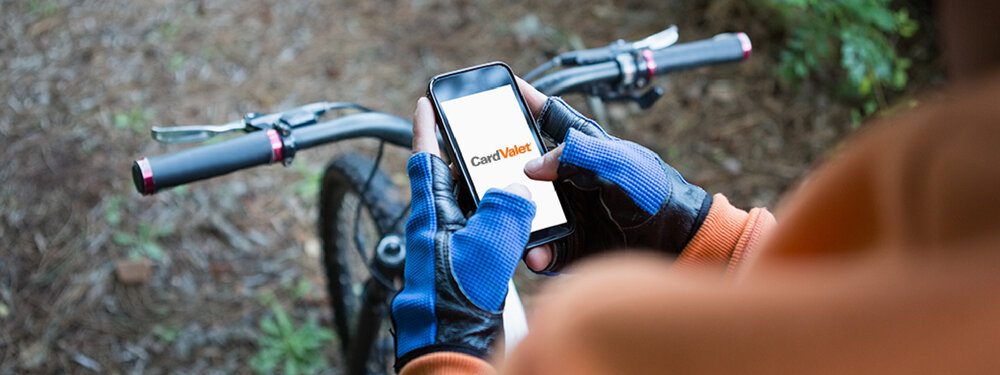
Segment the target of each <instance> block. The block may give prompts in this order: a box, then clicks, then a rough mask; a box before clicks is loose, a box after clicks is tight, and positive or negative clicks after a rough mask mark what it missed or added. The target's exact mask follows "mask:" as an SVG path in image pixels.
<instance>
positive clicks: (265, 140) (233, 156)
mask: <svg viewBox="0 0 1000 375" xmlns="http://www.w3.org/2000/svg"><path fill="white" fill-rule="evenodd" d="M750 50H751V45H750V39H749V38H748V37H747V36H746V34H744V33H735V34H733V33H728V34H720V35H718V36H716V37H714V38H711V39H706V40H701V41H696V42H689V43H683V44H676V45H673V46H671V47H667V48H662V49H658V50H651V49H642V50H637V51H633V52H634V53H626V54H623V55H621V56H618V57H616V59H614V60H611V61H605V62H600V63H595V64H590V65H582V66H576V67H571V68H566V69H563V70H561V71H558V72H556V73H553V74H550V75H547V76H545V77H542V78H539V79H538V80H536V81H535V82H533V85H534V86H535V87H536V88H538V89H539V90H540V91H542V92H543V93H545V94H547V95H559V94H563V93H567V92H571V91H573V90H576V89H580V88H582V87H586V86H587V85H592V84H595V83H602V82H608V83H613V82H615V81H617V82H618V83H620V84H624V85H630V84H634V83H635V82H647V83H648V81H649V79H651V78H653V76H655V75H660V74H665V73H668V72H673V71H678V70H684V69H691V68H696V67H701V66H707V65H714V64H720V63H726V62H734V61H740V60H743V59H745V58H746V57H748V56H749V55H750ZM292 133H294V134H291V133H286V134H282V133H280V132H279V130H278V129H277V128H276V129H264V130H260V131H255V132H251V133H250V134H247V135H243V136H240V137H236V138H232V139H229V140H226V141H222V142H219V143H216V144H209V145H202V146H198V147H192V148H189V149H185V150H181V151H177V152H173V153H169V154H164V155H159V156H151V157H148V158H142V159H139V160H136V161H135V162H134V163H133V165H132V180H133V183H134V184H135V188H136V190H137V191H139V193H141V194H143V195H150V194H153V193H155V192H157V191H160V190H163V189H166V188H170V187H174V186H179V185H183V184H186V183H190V182H195V181H199V180H204V179H208V178H212V177H216V176H221V175H224V174H227V173H230V172H235V171H238V170H242V169H246V168H250V167H255V166H258V165H264V164H271V163H276V162H283V163H288V162H290V161H291V159H292V157H294V155H295V152H296V151H297V150H303V149H307V148H311V147H315V146H318V145H322V144H326V143H331V142H336V141H339V140H342V139H349V138H358V137H374V138H378V139H381V140H383V141H386V142H389V143H392V144H395V145H397V146H400V147H407V148H408V147H410V143H411V141H412V138H413V133H412V125H411V124H410V122H409V121H407V120H405V119H403V118H400V117H397V116H393V115H389V114H385V113H379V112H365V113H358V114H352V115H347V116H343V117H339V118H336V119H333V120H330V121H323V122H319V123H315V124H313V125H310V126H303V127H298V128H294V132H292ZM293 135H294V137H293ZM439 142H440V139H439Z"/></svg>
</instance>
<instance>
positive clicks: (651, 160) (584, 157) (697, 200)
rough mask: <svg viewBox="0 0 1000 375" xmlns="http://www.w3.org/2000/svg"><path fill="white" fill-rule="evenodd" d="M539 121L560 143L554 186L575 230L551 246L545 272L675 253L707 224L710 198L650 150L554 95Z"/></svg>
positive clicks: (543, 129)
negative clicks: (596, 257)
mask: <svg viewBox="0 0 1000 375" xmlns="http://www.w3.org/2000/svg"><path fill="white" fill-rule="evenodd" d="M538 124H539V126H540V127H541V129H542V133H543V134H544V135H545V136H546V137H549V139H550V140H551V141H553V142H555V143H564V144H565V146H564V147H563V153H562V156H560V158H559V169H558V174H559V177H558V179H557V181H558V183H560V184H561V185H563V186H562V188H563V192H564V193H565V194H566V195H567V198H568V200H569V202H570V207H571V211H572V212H573V215H574V216H575V217H576V225H577V228H576V230H575V231H574V232H573V234H572V235H570V236H569V237H567V238H565V239H563V240H560V241H557V242H555V243H553V250H554V251H553V257H552V261H551V262H550V263H549V265H548V267H546V269H544V270H543V271H544V272H558V271H559V270H561V269H562V268H563V267H565V266H566V265H567V264H569V263H571V262H573V261H574V260H576V259H579V258H582V257H585V256H587V255H589V254H593V253H598V252H603V251H607V250H609V249H614V248H626V247H627V248H637V247H639V248H653V249H658V250H661V251H664V252H667V253H670V254H674V255H676V254H679V253H680V252H681V251H682V250H684V247H685V246H686V245H687V243H688V242H690V241H691V238H692V237H693V236H694V234H695V233H696V232H697V231H698V228H700V227H701V224H702V222H704V221H705V216H706V215H707V214H708V210H709V208H710V207H711V206H712V197H711V196H709V195H708V194H707V193H705V191H704V190H702V189H701V188H700V187H698V186H695V185H692V184H689V183H688V182H687V181H685V180H684V178H683V177H681V175H680V173H677V171H676V170H674V168H672V167H670V166H669V165H667V164H666V163H664V162H663V160H661V159H660V157H659V156H657V155H656V154H655V153H653V152H652V151H650V150H649V149H647V148H645V147H642V146H640V145H638V144H635V143H632V142H629V141H624V140H620V139H617V138H614V137H612V136H610V135H609V134H608V133H607V132H605V131H604V129H602V128H601V127H600V126H599V125H598V124H597V123H596V122H594V121H593V120H591V119H588V118H586V117H584V116H583V115H581V114H580V113H579V112H577V111H576V110H574V109H573V108H571V107H570V106H569V105H568V104H566V102H564V101H563V100H562V99H560V98H549V99H548V101H547V102H546V103H545V106H544V107H543V108H542V111H541V113H540V114H539V119H538Z"/></svg>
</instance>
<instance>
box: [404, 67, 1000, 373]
mask: <svg viewBox="0 0 1000 375" xmlns="http://www.w3.org/2000/svg"><path fill="white" fill-rule="evenodd" d="M778 212H779V213H780V217H781V219H782V220H781V225H780V226H775V225H774V217H773V216H771V214H770V213H769V212H768V211H767V210H765V209H762V208H755V209H753V210H750V211H749V212H746V211H743V210H740V209H737V208H735V207H733V206H732V205H730V204H729V202H728V201H727V200H726V199H725V197H723V196H721V195H716V196H715V202H714V203H713V204H712V208H711V210H710V212H709V214H708V217H707V219H706V221H705V223H704V225H703V226H702V228H701V229H700V230H699V232H698V233H697V234H696V235H695V237H694V238H693V239H692V241H691V243H690V244H688V246H687V248H685V250H684V251H683V252H682V253H681V255H680V256H679V257H678V258H677V259H676V260H674V261H671V260H668V259H663V258H662V257H661V256H658V255H648V254H646V255H642V254H636V253H633V254H625V255H621V254H619V255H615V256H612V257H607V258H605V259H599V260H594V261H590V262H586V263H585V264H583V265H580V266H579V267H578V268H577V269H576V270H575V271H574V272H573V275H572V276H571V277H567V278H565V279H563V280H555V281H554V282H552V283H551V284H552V285H550V286H549V287H547V288H546V289H545V290H544V291H543V292H542V293H541V294H540V295H539V297H538V298H536V300H537V301H539V302H538V305H537V306H536V308H535V310H534V311H533V312H532V314H531V315H530V322H531V329H532V331H531V333H530V334H528V336H527V337H526V338H525V339H524V340H523V341H522V342H521V344H519V346H518V347H517V349H516V350H515V351H514V352H513V353H509V354H510V355H509V356H508V357H507V358H506V359H505V360H503V361H499V362H498V368H499V372H501V373H506V374H552V373H565V374H642V373H740V374H787V373H808V374H825V373H829V374H843V373H851V374H884V373H906V374H940V373H949V374H952V373H973V374H984V373H998V372H1000V356H997V355H996V349H997V348H998V347H1000V320H998V317H1000V74H996V75H993V76H992V77H991V78H990V79H988V80H984V81H983V82H980V84H979V85H978V86H974V87H973V86H964V87H954V88H953V90H952V91H950V94H949V95H947V96H946V97H945V98H943V99H942V100H939V101H937V102H936V103H927V104H924V105H922V106H921V108H919V109H918V110H916V111H914V112H912V113H910V114H907V115H904V116H900V117H897V118H894V119H891V120H887V121H883V123H881V124H877V125H873V126H871V127H869V128H868V129H867V130H866V131H865V132H864V134H862V135H861V136H860V137H858V138H857V139H855V141H853V142H852V143H851V144H850V145H849V146H848V147H846V148H845V150H844V151H843V152H842V153H841V154H840V156H839V157H837V158H836V159H834V160H832V161H831V162H830V163H827V164H826V165H825V166H824V167H822V168H821V169H820V170H818V171H817V172H815V173H814V174H813V175H812V176H811V177H809V178H808V179H807V180H806V181H805V182H804V183H802V185H801V186H800V187H799V188H798V189H797V190H796V191H795V192H794V193H792V194H791V195H790V196H789V197H787V198H786V199H785V200H783V202H782V204H781V205H780V208H779V210H778ZM720 275H725V276H724V277H720ZM496 371H497V370H495V369H494V367H492V366H491V365H490V364H489V363H487V362H485V361H482V360H479V359H476V358H474V357H471V356H466V355H462V354H454V353H436V354H431V355H427V356H424V357H421V358H418V359H417V360H414V361H412V362H411V363H409V364H408V365H407V366H406V367H405V368H404V369H403V371H402V373H403V374H405V375H412V374H489V373H495V372H496Z"/></svg>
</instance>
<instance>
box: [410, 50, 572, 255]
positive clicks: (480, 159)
mask: <svg viewBox="0 0 1000 375" xmlns="http://www.w3.org/2000/svg"><path fill="white" fill-rule="evenodd" d="M427 94H428V96H429V97H430V100H431V102H432V103H433V104H434V111H435V114H436V115H437V120H438V121H437V123H438V129H439V130H440V133H441V137H442V138H443V139H444V143H445V147H446V149H447V152H448V154H449V156H450V157H451V160H452V161H453V162H454V165H455V166H456V167H457V168H458V171H459V172H460V174H461V177H462V180H464V181H463V182H464V184H465V188H466V189H468V193H469V194H470V195H471V197H472V200H473V201H474V203H475V204H476V205H477V206H478V205H479V201H480V200H481V199H482V198H483V195H484V194H486V191H487V190H489V189H490V188H498V189H499V188H504V187H506V186H507V185H510V184H512V183H515V182H516V183H519V184H522V185H524V186H526V187H527V188H528V190H529V191H531V199H532V200H533V201H534V202H535V206H536V210H535V212H536V213H535V219H534V220H533V221H532V222H531V237H530V238H529V240H528V246H527V247H528V248H531V247H534V246H538V245H541V244H544V243H546V242H550V241H553V240H556V239H559V238H562V237H565V236H567V235H569V234H570V233H572V232H573V226H574V223H573V222H572V219H571V218H572V215H569V214H568V213H569V210H568V205H567V202H566V199H565V197H564V195H563V194H562V193H561V192H560V191H559V189H558V188H557V186H556V184H555V183H553V182H549V181H536V180H532V179H530V178H528V176H526V175H525V174H524V164H525V163H527V162H528V161H529V160H531V159H534V158H537V157H539V156H542V155H544V154H545V152H546V151H547V149H546V148H545V144H544V143H542V141H541V139H542V138H541V136H540V134H539V132H538V128H537V127H536V125H535V119H534V118H533V117H532V116H531V111H530V110H528V106H527V104H525V102H524V98H523V97H522V96H521V91H520V90H518V87H517V82H516V81H515V80H514V72H513V71H512V70H511V69H510V67H508V66H507V65H506V64H504V63H502V62H492V63H488V64H483V65H478V66H473V67H470V68H466V69H462V70H458V71H454V72H450V73H445V74H441V75H438V76H436V77H434V78H433V79H431V83H430V85H429V86H428V88H427Z"/></svg>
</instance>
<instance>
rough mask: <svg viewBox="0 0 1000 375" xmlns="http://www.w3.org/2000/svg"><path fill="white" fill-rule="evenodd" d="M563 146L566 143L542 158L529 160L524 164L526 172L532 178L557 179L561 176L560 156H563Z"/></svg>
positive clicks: (542, 179)
mask: <svg viewBox="0 0 1000 375" xmlns="http://www.w3.org/2000/svg"><path fill="white" fill-rule="evenodd" d="M563 146H565V143H564V144H561V145H559V146H558V147H556V148H554V149H552V151H549V152H548V153H546V154H545V155H543V156H542V157H540V158H535V159H532V160H530V161H528V163H527V164H525V165H524V174H525V175H527V176H528V178H530V179H532V180H540V181H555V180H556V178H557V177H559V173H558V172H559V157H560V156H562V152H563Z"/></svg>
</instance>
